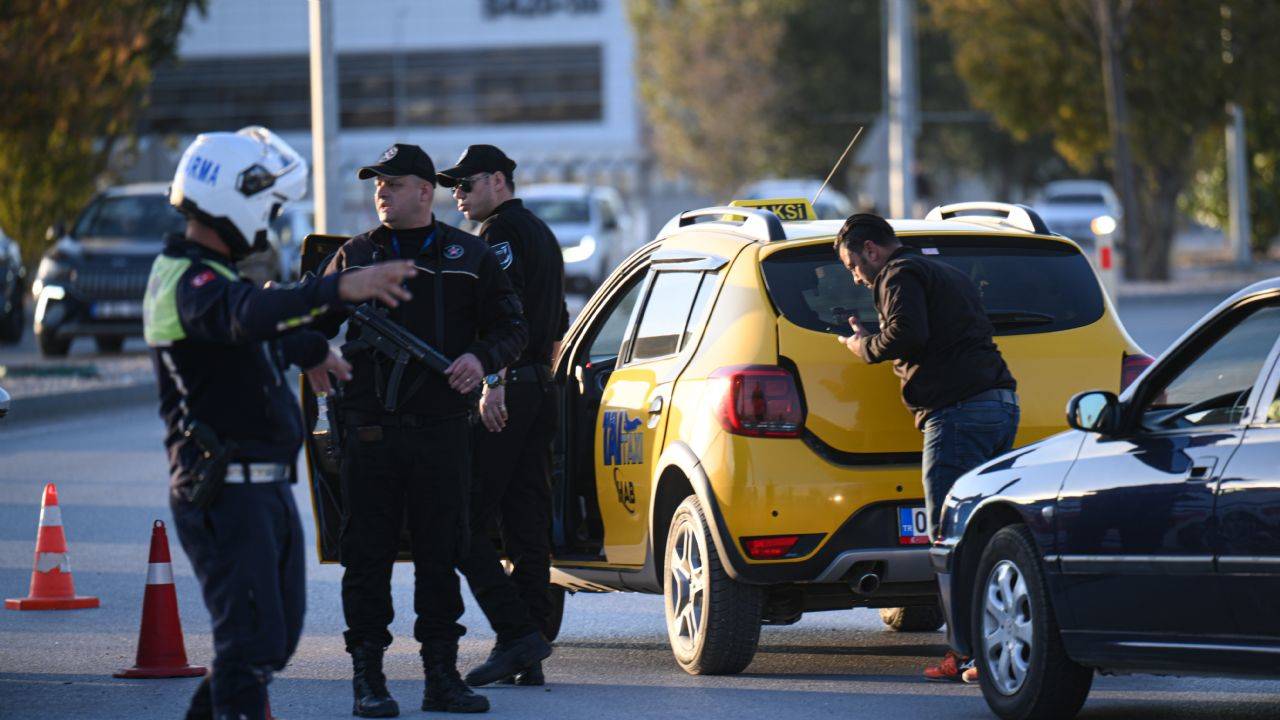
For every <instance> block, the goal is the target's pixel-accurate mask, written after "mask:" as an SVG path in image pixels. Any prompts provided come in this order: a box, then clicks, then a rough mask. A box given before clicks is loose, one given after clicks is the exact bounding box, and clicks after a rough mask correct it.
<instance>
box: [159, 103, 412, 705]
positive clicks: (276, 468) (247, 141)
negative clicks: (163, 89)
mask: <svg viewBox="0 0 1280 720" xmlns="http://www.w3.org/2000/svg"><path fill="white" fill-rule="evenodd" d="M306 184H307V167H306V163H305V162H303V160H302V159H301V158H300V157H298V155H297V154H296V153H295V152H294V151H293V149H292V148H290V147H289V146H288V145H286V144H284V143H283V142H282V141H281V140H280V139H279V138H277V137H276V136H275V135H274V134H272V133H270V132H269V131H267V130H266V129H264V128H245V129H244V130H241V131H240V132H238V133H207V134H203V135H200V136H199V137H198V138H196V140H195V142H193V143H192V144H191V146H190V147H189V148H187V150H186V152H185V153H184V154H183V156H182V160H181V161H180V163H179V165H178V171H177V174H176V176H175V177H174V181H173V185H172V187H171V191H170V196H169V200H170V202H171V203H172V204H173V205H174V206H176V207H177V208H178V209H179V210H180V211H182V213H183V214H185V215H186V216H187V228H186V233H185V234H184V235H183V236H179V237H174V238H171V239H169V241H168V242H167V244H166V245H165V248H164V250H163V252H161V254H160V255H159V257H157V258H156V260H155V262H154V263H153V264H152V268H151V277H150V278H149V280H148V282H147V293H146V297H145V298H144V300H143V333H144V335H145V337H146V340H147V344H148V345H149V346H150V347H151V352H152V357H153V360H154V363H155V369H156V375H157V379H158V381H159V387H160V415H161V417H163V418H164V421H165V428H166V432H165V440H164V442H165V447H166V448H167V449H168V452H169V469H170V476H171V491H170V507H171V508H172V510H173V517H174V527H175V528H176V530H177V534H178V539H179V540H180V541H181V543H182V547H183V550H185V551H186V553H187V556H188V557H189V558H190V559H191V565H192V568H193V569H194V570H195V573H196V577H197V578H198V579H199V581H200V588H201V590H202V591H203V593H204V601H205V605H206V606H207V607H208V609H209V614H210V615H211V616H212V625H213V644H214V652H215V655H214V660H213V673H212V675H211V677H209V678H206V679H205V681H204V682H202V683H201V684H200V686H199V687H198V688H197V690H196V694H195V696H194V697H193V698H192V700H191V707H190V709H189V710H188V712H187V718H188V720H204V719H205V718H214V717H216V718H218V719H219V720H221V719H222V718H262V717H263V716H264V709H265V705H266V694H267V690H266V686H267V683H268V682H270V680H271V675H272V673H273V672H276V671H278V670H280V669H281V668H283V667H284V665H285V663H286V662H287V661H288V659H289V657H290V656H291V655H292V654H293V651H294V649H295V648H296V647H297V644H298V639H299V637H300V636H301V633H302V616H303V608H304V606H305V593H306V576H305V567H306V563H305V561H304V558H303V547H304V544H303V543H304V542H305V541H304V539H303V535H302V524H301V522H300V521H299V519H298V510H297V508H296V507H295V506H294V502H293V492H292V491H291V489H290V487H289V485H290V483H292V482H294V480H295V478H294V468H295V465H296V463H297V460H298V448H299V447H300V446H301V444H302V415H301V413H300V412H299V411H298V400H297V398H295V397H294V395H293V393H292V392H291V391H290V390H289V387H290V383H289V382H288V381H287V380H286V379H285V376H284V374H283V370H284V369H285V368H287V367H288V366H290V365H297V366H299V367H302V368H314V369H316V370H317V371H320V372H323V373H324V374H325V375H326V376H327V375H328V373H330V372H332V373H334V374H335V375H338V376H339V377H345V376H346V375H347V374H348V372H349V371H350V366H348V365H347V363H345V362H344V361H343V360H342V358H339V357H338V356H337V355H334V354H333V353H331V352H330V351H329V346H328V343H326V342H325V339H324V337H323V336H322V335H321V334H320V333H318V332H315V331H314V330H311V329H309V328H308V327H307V326H308V324H309V323H311V322H312V321H314V320H315V319H316V318H318V317H320V316H321V315H322V314H324V313H326V312H329V311H330V310H334V309H336V308H337V307H338V306H339V305H340V301H346V302H356V301H362V300H370V299H374V298H379V299H381V300H383V301H384V302H386V303H389V304H391V305H395V304H396V303H397V302H398V300H405V299H408V297H409V294H408V292H406V291H405V290H404V289H403V288H402V287H400V283H401V282H402V281H403V280H404V279H406V278H408V277H411V276H412V275H413V273H414V270H413V268H412V266H411V265H410V264H409V263H383V264H381V265H379V266H377V267H374V268H368V269H364V270H355V271H352V272H348V273H343V274H342V275H337V276H332V277H328V278H325V279H323V280H315V279H311V280H308V281H307V282H303V283H299V284H298V285H296V286H292V287H281V288H273V289H260V288H256V287H254V286H253V284H251V283H249V282H248V281H246V280H243V279H241V278H240V276H239V275H238V273H237V272H236V267H235V261H236V260H238V259H240V258H243V257H244V256H246V255H248V254H249V253H250V251H251V250H255V249H261V248H262V247H265V245H266V233H267V223H268V220H269V218H270V217H271V215H272V213H273V212H274V210H273V208H275V209H278V208H279V206H280V203H281V202H282V201H286V200H291V199H296V198H298V197H301V196H302V194H303V193H304V192H305V190H306Z"/></svg>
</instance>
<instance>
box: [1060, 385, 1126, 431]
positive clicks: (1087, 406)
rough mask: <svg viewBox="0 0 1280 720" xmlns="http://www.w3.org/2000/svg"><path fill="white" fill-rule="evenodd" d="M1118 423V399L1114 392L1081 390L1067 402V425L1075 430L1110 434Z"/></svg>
mask: <svg viewBox="0 0 1280 720" xmlns="http://www.w3.org/2000/svg"><path fill="white" fill-rule="evenodd" d="M1119 424H1120V401H1119V400H1118V399H1117V398H1116V395H1115V393H1110V392H1106V391H1102V390H1091V391H1089V392H1082V393H1079V394H1077V395H1075V396H1074V397H1072V398H1071V401H1070V402H1068V403H1067V425H1069V426H1071V427H1072V428H1074V429H1076V430H1080V431H1083V432H1091V433H1100V434H1102V435H1110V434H1111V433H1113V432H1115V430H1116V428H1117V427H1118V426H1119Z"/></svg>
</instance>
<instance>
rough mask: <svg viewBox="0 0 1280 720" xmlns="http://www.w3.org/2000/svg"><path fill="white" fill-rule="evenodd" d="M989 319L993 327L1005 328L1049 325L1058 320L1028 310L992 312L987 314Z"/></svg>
mask: <svg viewBox="0 0 1280 720" xmlns="http://www.w3.org/2000/svg"><path fill="white" fill-rule="evenodd" d="M987 319H988V320H990V321H991V324H992V325H997V326H999V327H1005V328H1009V327H1034V326H1036V325H1048V324H1049V323H1052V322H1053V321H1054V320H1057V318H1055V317H1054V316H1052V315H1046V314H1044V313H1038V312H1030V311H1026V310H990V311H988V312H987Z"/></svg>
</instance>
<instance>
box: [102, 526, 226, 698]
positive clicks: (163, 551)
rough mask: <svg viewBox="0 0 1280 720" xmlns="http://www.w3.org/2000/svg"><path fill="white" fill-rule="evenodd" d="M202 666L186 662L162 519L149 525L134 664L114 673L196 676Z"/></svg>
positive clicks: (125, 674) (202, 673) (168, 676)
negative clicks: (145, 568) (149, 557)
mask: <svg viewBox="0 0 1280 720" xmlns="http://www.w3.org/2000/svg"><path fill="white" fill-rule="evenodd" d="M204 674H205V669H204V668H202V667H198V666H194V665H188V664H187V648H186V646H185V645H184V644H183V642H182V622H181V621H179V620H178V593H177V591H175V590H174V587H173V565H172V564H171V563H170V560H169V536H168V535H166V534H165V532H164V521H163V520H157V521H156V522H155V525H153V526H152V528H151V560H150V564H149V565H148V566H147V590H146V594H145V595H143V596H142V629H141V630H140V631H139V632H138V659H137V661H136V663H135V664H134V666H133V667H131V668H129V669H128V670H121V671H120V672H118V673H116V674H115V676H116V677H118V678H171V677H199V676H200V675H204Z"/></svg>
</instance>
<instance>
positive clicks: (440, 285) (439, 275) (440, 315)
mask: <svg viewBox="0 0 1280 720" xmlns="http://www.w3.org/2000/svg"><path fill="white" fill-rule="evenodd" d="M442 256H444V242H443V238H441V242H439V243H437V244H436V276H435V280H434V282H435V291H436V347H438V348H440V352H447V351H446V350H445V345H444V268H443V265H442V261H441V260H440V258H441V257H442Z"/></svg>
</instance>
